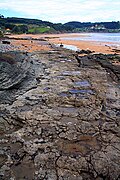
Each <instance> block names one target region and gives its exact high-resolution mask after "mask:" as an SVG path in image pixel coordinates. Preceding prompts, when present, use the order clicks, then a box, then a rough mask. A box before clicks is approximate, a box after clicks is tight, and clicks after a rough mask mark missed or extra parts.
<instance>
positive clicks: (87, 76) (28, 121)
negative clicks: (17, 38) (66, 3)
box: [0, 48, 120, 180]
mask: <svg viewBox="0 0 120 180" xmlns="http://www.w3.org/2000/svg"><path fill="white" fill-rule="evenodd" d="M1 57H2V58H1V60H0V72H1V74H2V76H0V79H1V82H0V99H1V101H0V114H1V116H0V135H1V136H0V168H1V169H0V179H1V180H2V179H3V180H4V179H5V180H9V179H11V180H16V179H17V180H19V179H20V180H22V179H26V180H33V179H34V180H38V179H40V180H93V179H94V180H118V179H119V178H120V158H119V157H120V146H119V143H120V129H119V123H120V122H119V120H120V111H119V110H120V82H119V78H120V76H119V75H120V66H119V65H115V64H114V61H120V57H119V56H118V55H102V54H96V55H95V54H93V55H86V56H79V61H78V62H79V63H80V64H79V65H78V63H77V61H76V59H75V57H74V55H73V52H71V51H69V50H63V49H59V48H58V49H57V50H55V49H54V50H53V51H49V52H47V51H41V52H38V53H37V52H36V53H35V54H34V53H32V54H30V53H29V54H27V55H26V54H25V53H23V54H22V53H18V52H17V53H15V52H11V53H7V54H1Z"/></svg>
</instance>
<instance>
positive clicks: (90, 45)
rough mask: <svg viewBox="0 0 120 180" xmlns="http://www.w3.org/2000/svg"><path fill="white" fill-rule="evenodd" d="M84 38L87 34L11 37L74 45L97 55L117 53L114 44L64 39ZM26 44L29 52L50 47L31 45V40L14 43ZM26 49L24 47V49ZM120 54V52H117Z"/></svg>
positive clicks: (15, 42)
mask: <svg viewBox="0 0 120 180" xmlns="http://www.w3.org/2000/svg"><path fill="white" fill-rule="evenodd" d="M80 36H81V37H83V36H86V34H85V33H84V34H79V33H72V34H71V33H70V34H39V35H33V34H22V35H11V36H9V37H15V38H37V39H39V38H43V39H46V40H47V41H48V42H49V43H53V44H61V43H62V44H63V45H73V46H75V47H76V48H78V49H80V50H81V49H89V50H91V51H95V52H96V53H106V54H114V53H115V51H113V49H114V48H115V47H114V46H112V42H100V41H83V40H80V41H77V40H68V39H64V38H66V37H70V38H71V37H80ZM21 43H22V44H24V45H26V46H28V51H31V52H32V51H37V50H49V48H50V47H48V46H47V45H45V44H41V45H40V44H38V43H36V42H34V43H32V44H31V43H30V40H26V41H23V40H22V41H19V42H18V41H14V43H13V44H15V45H20V44H21ZM23 48H24V47H23ZM117 53H118V54H119V52H117Z"/></svg>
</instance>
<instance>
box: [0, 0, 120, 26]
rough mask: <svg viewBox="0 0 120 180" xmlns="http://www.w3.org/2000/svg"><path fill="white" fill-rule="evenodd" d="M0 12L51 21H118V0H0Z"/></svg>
mask: <svg viewBox="0 0 120 180" xmlns="http://www.w3.org/2000/svg"><path fill="white" fill-rule="evenodd" d="M0 14H2V15H4V16H5V17H25V18H35V19H41V20H45V21H51V22H53V23H65V22H68V21H80V22H98V21H99V22H102V21H104V22H105V21H120V0H0Z"/></svg>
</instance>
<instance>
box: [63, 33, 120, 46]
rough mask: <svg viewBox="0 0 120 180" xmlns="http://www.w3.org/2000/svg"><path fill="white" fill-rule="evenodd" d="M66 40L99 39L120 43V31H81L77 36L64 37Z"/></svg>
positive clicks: (100, 40)
mask: <svg viewBox="0 0 120 180" xmlns="http://www.w3.org/2000/svg"><path fill="white" fill-rule="evenodd" d="M74 35H75V34H74ZM61 39H66V40H76V41H79V40H82V41H99V42H112V43H115V44H116V43H117V44H120V33H80V36H79V34H77V36H76V37H75V36H74V37H64V38H61Z"/></svg>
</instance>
